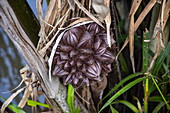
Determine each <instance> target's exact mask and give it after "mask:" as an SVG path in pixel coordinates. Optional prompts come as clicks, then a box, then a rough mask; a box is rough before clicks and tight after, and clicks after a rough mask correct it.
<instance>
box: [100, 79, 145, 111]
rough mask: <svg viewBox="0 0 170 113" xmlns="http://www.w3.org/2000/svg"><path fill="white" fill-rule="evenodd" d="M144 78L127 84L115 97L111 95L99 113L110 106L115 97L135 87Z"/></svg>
mask: <svg viewBox="0 0 170 113" xmlns="http://www.w3.org/2000/svg"><path fill="white" fill-rule="evenodd" d="M145 79H146V78H138V79H136V80H134V81H132V82H130V83H129V84H127V85H126V86H124V87H123V88H122V89H120V90H119V91H118V92H117V93H116V94H115V95H113V96H112V97H111V98H110V99H109V100H108V101H107V102H106V103H105V104H104V105H103V107H102V108H101V109H100V111H99V113H100V112H101V111H102V110H103V109H104V108H106V107H107V106H108V105H110V104H111V103H112V102H113V101H114V100H115V99H116V98H117V97H119V96H120V95H121V94H123V93H124V92H126V91H127V90H129V89H130V88H131V87H133V86H135V85H136V84H137V83H139V82H141V81H143V80H145Z"/></svg>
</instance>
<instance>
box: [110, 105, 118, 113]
mask: <svg viewBox="0 0 170 113" xmlns="http://www.w3.org/2000/svg"><path fill="white" fill-rule="evenodd" d="M110 110H111V112H112V113H119V112H118V111H117V110H116V109H115V108H113V107H112V105H110Z"/></svg>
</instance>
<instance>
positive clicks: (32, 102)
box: [27, 100, 51, 108]
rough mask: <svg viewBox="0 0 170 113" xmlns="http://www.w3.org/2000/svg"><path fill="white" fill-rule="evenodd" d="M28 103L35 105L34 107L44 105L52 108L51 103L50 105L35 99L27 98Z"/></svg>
mask: <svg viewBox="0 0 170 113" xmlns="http://www.w3.org/2000/svg"><path fill="white" fill-rule="evenodd" d="M27 104H28V105H29V106H33V107H36V106H42V107H46V108H51V107H50V105H48V104H44V103H40V102H37V101H33V100H27Z"/></svg>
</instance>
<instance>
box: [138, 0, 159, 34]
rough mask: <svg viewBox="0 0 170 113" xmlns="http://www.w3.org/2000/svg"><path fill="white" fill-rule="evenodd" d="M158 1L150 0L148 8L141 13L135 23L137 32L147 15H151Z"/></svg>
mask: <svg viewBox="0 0 170 113" xmlns="http://www.w3.org/2000/svg"><path fill="white" fill-rule="evenodd" d="M156 2H157V0H150V2H149V3H148V4H147V6H146V7H145V8H144V10H143V11H142V12H141V13H140V15H139V17H138V19H137V20H136V22H135V31H136V30H137V28H138V27H139V25H140V24H141V23H142V21H143V20H144V18H145V17H146V15H147V14H148V13H149V11H150V10H151V9H152V8H153V6H154V5H155V3H156Z"/></svg>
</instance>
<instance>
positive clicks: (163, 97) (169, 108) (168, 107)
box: [152, 77, 170, 110]
mask: <svg viewBox="0 0 170 113" xmlns="http://www.w3.org/2000/svg"><path fill="white" fill-rule="evenodd" d="M152 80H153V82H154V84H155V86H156V88H157V90H158V91H159V93H160V95H161V97H162V99H163V100H164V102H165V103H166V106H167V109H168V110H170V106H169V104H168V102H167V101H166V99H165V96H164V95H163V93H162V91H161V90H160V88H159V86H158V84H157V83H156V81H155V79H154V78H153V77H152Z"/></svg>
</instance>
